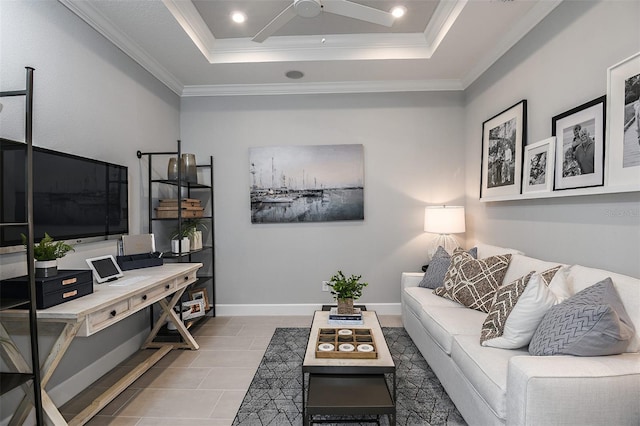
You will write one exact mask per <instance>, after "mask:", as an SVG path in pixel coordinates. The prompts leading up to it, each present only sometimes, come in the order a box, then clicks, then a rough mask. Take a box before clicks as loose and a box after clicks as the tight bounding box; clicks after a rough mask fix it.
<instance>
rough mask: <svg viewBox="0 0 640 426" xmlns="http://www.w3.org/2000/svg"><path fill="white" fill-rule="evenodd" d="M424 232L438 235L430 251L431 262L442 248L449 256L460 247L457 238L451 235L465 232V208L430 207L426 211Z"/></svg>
mask: <svg viewBox="0 0 640 426" xmlns="http://www.w3.org/2000/svg"><path fill="white" fill-rule="evenodd" d="M424 231H425V232H430V233H432V234H438V238H436V239H435V240H434V242H433V243H432V246H431V247H430V248H429V250H428V255H429V260H430V259H431V257H432V256H433V254H434V253H435V252H436V250H437V249H438V246H442V247H443V248H444V249H445V250H446V251H447V252H448V253H449V254H451V253H453V250H455V249H456V248H457V247H460V244H458V241H457V240H456V238H455V237H454V236H453V235H451V234H461V233H463V232H465V224H464V207H463V206H428V207H425V209H424Z"/></svg>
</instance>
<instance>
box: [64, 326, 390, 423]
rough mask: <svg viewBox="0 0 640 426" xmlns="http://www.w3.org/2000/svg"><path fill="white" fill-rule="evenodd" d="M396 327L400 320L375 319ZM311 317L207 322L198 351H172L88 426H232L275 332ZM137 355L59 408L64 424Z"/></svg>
mask: <svg viewBox="0 0 640 426" xmlns="http://www.w3.org/2000/svg"><path fill="white" fill-rule="evenodd" d="M379 319H380V323H381V325H382V326H383V327H400V326H402V322H401V320H400V316H396V315H389V316H384V315H381V316H379ZM310 326H311V316H283V317H280V316H266V317H265V316H261V317H216V318H209V319H208V320H207V321H206V322H205V323H203V324H202V325H201V326H199V327H198V328H197V329H196V330H195V331H194V332H193V335H194V336H195V338H196V340H197V341H198V344H199V345H200V349H199V350H197V351H186V350H175V351H172V352H171V353H169V354H167V355H166V356H165V357H164V358H163V359H162V360H160V361H159V362H158V363H157V364H156V365H155V366H154V367H153V368H151V369H150V370H149V371H147V372H146V373H145V374H144V375H143V376H142V377H140V378H139V379H138V380H136V381H135V382H134V383H133V384H132V385H131V386H130V387H129V388H128V389H126V390H125V391H124V392H123V393H122V394H120V395H119V396H118V397H117V398H116V399H114V400H113V401H112V402H111V403H110V404H109V405H107V406H106V407H105V408H104V409H103V410H102V411H100V413H99V414H98V415H97V416H96V417H94V418H93V419H91V420H90V421H89V423H87V424H88V425H90V426H101V425H114V426H133V425H136V426H144V425H154V426H162V425H171V426H180V425H189V426H193V425H198V424H203V425H204V424H206V425H212V426H228V425H231V423H232V422H233V419H234V417H235V415H236V411H237V410H238V407H240V404H241V403H242V399H243V398H244V395H245V393H246V391H247V389H248V388H249V384H250V383H251V379H252V378H253V375H254V374H255V371H256V369H257V368H258V365H259V364H260V360H261V359H262V356H263V354H264V351H265V349H266V348H267V345H268V344H269V341H270V340H271V336H272V335H273V332H274V331H275V329H276V328H277V327H310ZM148 353H149V352H147V351H140V352H138V353H136V354H134V355H133V356H132V357H131V358H129V359H128V360H126V361H124V362H123V363H122V364H121V365H120V366H118V367H116V368H115V369H114V370H112V371H111V372H110V373H108V374H107V375H105V376H104V377H102V378H101V379H99V380H98V381H96V382H95V383H94V384H93V385H92V386H91V387H89V388H88V389H86V390H84V391H83V392H81V394H80V395H78V396H77V397H76V398H74V399H73V400H72V401H70V402H68V403H67V404H65V405H64V406H62V407H61V408H60V411H61V412H62V414H63V415H64V417H65V418H66V419H70V418H72V417H73V416H74V415H75V414H77V413H79V412H80V411H81V410H82V409H83V408H84V407H85V406H86V405H87V404H88V403H89V402H90V401H92V400H93V399H94V398H95V397H96V396H97V395H99V394H100V393H101V392H103V391H104V390H105V389H106V388H107V387H109V386H111V385H112V384H114V383H116V382H117V381H118V380H119V379H120V378H122V377H123V376H124V375H126V374H127V372H128V371H130V369H131V368H132V366H135V365H136V364H137V363H139V362H140V360H141V359H143V358H144V357H146V356H148Z"/></svg>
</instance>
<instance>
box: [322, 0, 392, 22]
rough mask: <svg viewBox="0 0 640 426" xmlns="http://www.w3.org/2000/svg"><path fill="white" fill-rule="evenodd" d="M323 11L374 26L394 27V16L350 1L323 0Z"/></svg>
mask: <svg viewBox="0 0 640 426" xmlns="http://www.w3.org/2000/svg"><path fill="white" fill-rule="evenodd" d="M322 10H323V11H325V12H329V13H333V14H336V15H342V16H346V17H348V18H353V19H358V20H360V21H367V22H371V23H373V24H378V25H384V26H385V27H390V26H392V25H393V15H391V14H390V13H389V12H385V11H383V10H380V9H374V8H372V7H369V6H365V5H362V4H358V3H354V2H351V1H348V0H323V1H322Z"/></svg>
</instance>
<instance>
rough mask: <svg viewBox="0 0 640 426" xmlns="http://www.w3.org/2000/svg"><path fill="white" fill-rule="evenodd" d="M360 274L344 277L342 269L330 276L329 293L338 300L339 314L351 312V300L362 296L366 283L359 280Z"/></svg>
mask: <svg viewBox="0 0 640 426" xmlns="http://www.w3.org/2000/svg"><path fill="white" fill-rule="evenodd" d="M361 278H362V275H351V276H350V277H349V278H347V277H345V276H344V274H343V273H342V271H338V273H337V274H335V275H334V276H332V277H331V280H330V281H329V283H328V285H329V287H331V294H333V296H334V298H335V299H336V300H337V301H338V313H339V314H353V301H354V300H358V299H359V298H360V296H362V289H363V288H365V287H366V286H368V285H369V284H368V283H365V282H360V279H361Z"/></svg>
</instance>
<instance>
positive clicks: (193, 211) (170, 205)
mask: <svg viewBox="0 0 640 426" xmlns="http://www.w3.org/2000/svg"><path fill="white" fill-rule="evenodd" d="M180 209H181V210H182V212H181V216H182V218H183V219H189V218H194V217H202V216H203V213H204V207H202V206H201V205H200V200H197V199H194V198H183V199H182V200H181V202H180ZM156 217H157V218H158V219H176V218H177V217H178V199H177V198H173V199H168V200H160V205H159V206H158V207H156Z"/></svg>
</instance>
